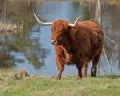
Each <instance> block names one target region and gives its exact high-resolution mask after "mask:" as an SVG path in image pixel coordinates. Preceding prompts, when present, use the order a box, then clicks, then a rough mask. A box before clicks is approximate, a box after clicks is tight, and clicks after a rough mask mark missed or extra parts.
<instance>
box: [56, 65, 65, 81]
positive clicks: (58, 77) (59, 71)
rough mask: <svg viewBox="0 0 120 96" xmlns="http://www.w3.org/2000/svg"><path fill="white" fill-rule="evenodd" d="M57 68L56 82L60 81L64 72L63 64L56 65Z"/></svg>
mask: <svg viewBox="0 0 120 96" xmlns="http://www.w3.org/2000/svg"><path fill="white" fill-rule="evenodd" d="M57 68H58V74H57V77H56V80H60V79H61V75H62V72H63V70H64V64H60V63H57Z"/></svg>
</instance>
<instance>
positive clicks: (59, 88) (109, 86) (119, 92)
mask: <svg viewBox="0 0 120 96" xmlns="http://www.w3.org/2000/svg"><path fill="white" fill-rule="evenodd" d="M22 72H23V73H22ZM21 74H22V75H21ZM76 78H77V77H76V76H75V77H70V76H68V77H64V78H62V79H61V80H59V81H56V80H55V79H54V78H52V77H40V76H35V75H34V76H29V75H28V74H27V73H25V72H24V71H19V72H17V71H11V70H7V71H5V70H0V96H120V77H119V76H116V75H113V76H98V77H96V78H91V77H90V76H87V77H86V78H83V79H82V80H77V79H76Z"/></svg>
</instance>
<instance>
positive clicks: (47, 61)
mask: <svg viewBox="0 0 120 96" xmlns="http://www.w3.org/2000/svg"><path fill="white" fill-rule="evenodd" d="M96 8H97V7H96V3H94V2H93V3H92V2H81V1H74V0H67V1H60V0H57V1H55V0H54V1H49V0H44V1H43V0H38V1H37V0H36V1H35V0H34V1H32V0H31V1H30V0H0V24H2V23H3V22H6V23H7V24H11V25H13V24H14V25H16V26H17V29H16V30H14V31H12V32H1V33H0V68H12V69H14V70H19V69H24V70H26V71H27V72H28V73H30V74H38V75H48V76H49V75H54V76H55V75H56V73H57V68H56V64H55V55H54V50H53V49H54V47H53V45H51V44H50V39H51V29H50V26H41V25H39V24H38V23H37V22H36V20H35V18H34V16H33V11H36V13H37V14H38V16H39V17H40V18H41V19H42V20H44V21H46V22H52V21H54V20H57V19H65V20H68V21H74V20H75V19H76V17H78V16H82V18H81V20H80V21H84V20H87V19H89V18H95V17H96ZM119 10H120V6H119V5H118V4H112V3H108V2H104V1H102V2H101V16H100V17H101V26H102V28H103V30H104V32H105V43H104V49H105V54H104V52H103V53H102V54H101V58H100V62H99V65H98V74H111V73H116V74H119V73H120V38H119V37H120V27H119V26H120V22H119V19H120V12H119ZM105 55H107V56H105ZM106 57H107V58H106ZM90 67H91V62H90V64H89V68H88V73H90ZM63 74H72V75H77V69H76V67H75V66H67V65H66V66H65V70H64V73H63Z"/></svg>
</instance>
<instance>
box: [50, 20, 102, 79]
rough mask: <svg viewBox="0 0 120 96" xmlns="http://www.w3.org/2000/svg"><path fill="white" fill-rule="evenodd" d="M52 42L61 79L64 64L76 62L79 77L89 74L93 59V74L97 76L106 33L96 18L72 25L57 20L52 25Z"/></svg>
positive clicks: (58, 77)
mask: <svg viewBox="0 0 120 96" xmlns="http://www.w3.org/2000/svg"><path fill="white" fill-rule="evenodd" d="M51 30H52V37H51V43H52V44H53V45H55V46H54V47H55V52H56V65H57V68H58V74H57V77H56V79H61V74H62V72H63V70H64V64H68V65H70V64H75V65H76V67H77V69H78V78H82V77H83V76H86V75H87V66H88V62H89V61H90V60H92V63H93V65H92V68H91V76H93V77H95V76H96V70H97V64H98V61H99V57H100V54H101V51H102V47H103V40H104V34H103V31H102V29H101V27H100V26H99V25H98V24H97V23H96V21H95V20H94V19H91V20H88V21H84V22H78V23H77V25H76V26H75V27H70V26H69V22H67V21H65V20H57V21H55V22H53V24H52V26H51Z"/></svg>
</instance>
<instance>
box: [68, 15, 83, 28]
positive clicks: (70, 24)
mask: <svg viewBox="0 0 120 96" xmlns="http://www.w3.org/2000/svg"><path fill="white" fill-rule="evenodd" d="M81 17H82V16H79V17H78V18H77V19H76V20H75V22H74V24H72V23H69V26H71V27H75V26H76V23H77V22H78V21H79V19H80V18H81Z"/></svg>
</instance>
